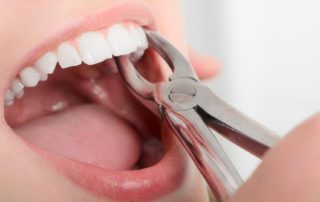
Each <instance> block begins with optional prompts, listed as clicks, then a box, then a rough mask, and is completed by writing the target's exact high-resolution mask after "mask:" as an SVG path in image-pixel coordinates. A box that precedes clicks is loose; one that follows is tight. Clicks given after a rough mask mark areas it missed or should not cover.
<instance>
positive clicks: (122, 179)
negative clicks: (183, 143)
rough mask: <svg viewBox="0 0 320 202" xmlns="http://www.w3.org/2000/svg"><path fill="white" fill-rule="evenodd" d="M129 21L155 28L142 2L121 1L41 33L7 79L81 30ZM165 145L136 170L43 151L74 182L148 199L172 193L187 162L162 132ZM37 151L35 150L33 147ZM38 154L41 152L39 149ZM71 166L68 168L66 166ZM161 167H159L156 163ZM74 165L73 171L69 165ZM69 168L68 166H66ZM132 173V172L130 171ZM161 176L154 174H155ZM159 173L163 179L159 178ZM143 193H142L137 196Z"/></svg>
mask: <svg viewBox="0 0 320 202" xmlns="http://www.w3.org/2000/svg"><path fill="white" fill-rule="evenodd" d="M124 21H131V22H132V21H133V22H135V23H137V24H139V25H140V26H143V27H146V28H148V29H151V30H152V29H155V27H156V25H155V18H154V15H153V13H152V11H151V9H150V8H149V6H148V5H147V4H146V3H144V2H143V1H136V0H134V1H125V2H122V3H117V4H115V5H114V6H111V7H108V8H107V9H105V10H104V11H102V12H99V13H97V14H94V15H92V16H85V17H83V18H81V19H79V20H76V21H74V22H72V23H71V24H68V25H66V26H63V27H60V28H57V29H56V31H55V33H51V34H50V36H45V37H44V39H43V40H42V42H41V43H39V44H38V45H37V46H35V47H31V50H29V51H28V52H27V54H26V55H25V57H24V58H22V59H21V60H20V62H19V63H18V64H17V66H16V67H15V68H14V69H15V71H13V73H12V75H11V78H14V77H15V76H16V73H17V71H19V68H21V67H23V66H27V65H28V64H30V63H32V62H33V61H34V60H36V59H37V58H38V57H39V56H40V55H41V54H43V53H44V52H46V51H48V50H50V49H51V48H53V47H54V46H56V45H57V44H58V43H59V42H62V41H64V40H66V39H69V38H72V37H74V36H76V35H78V34H80V33H81V32H84V31H89V30H96V29H99V28H102V27H107V26H109V25H112V24H116V23H120V22H124ZM164 139H165V144H169V146H168V148H167V151H166V154H170V155H165V157H164V158H163V159H162V160H161V162H160V163H158V164H156V165H155V166H152V167H150V168H147V169H144V170H139V171H107V170H104V169H99V168H95V167H93V166H87V165H84V164H81V163H80V164H79V163H77V162H75V161H72V160H66V159H64V158H60V157H58V156H56V155H51V154H49V155H48V154H47V153H46V154H44V156H46V157H49V159H50V161H52V162H57V161H58V162H59V163H58V165H59V167H60V169H62V171H63V172H64V173H65V174H66V175H67V176H69V177H70V178H71V179H72V180H74V181H75V182H77V183H79V184H81V185H82V186H84V187H86V188H88V189H90V190H91V191H95V192H98V193H99V194H102V195H105V196H106V197H113V198H114V199H118V200H119V199H122V200H130V199H135V198H136V199H144V200H152V199H155V198H158V197H161V196H163V195H165V194H168V193H170V192H173V191H174V190H175V189H177V187H179V185H180V184H181V183H182V181H183V179H184V178H185V177H186V173H187V171H186V170H187V168H188V166H187V165H186V164H187V163H188V161H187V160H186V156H185V154H184V152H183V151H182V150H181V148H180V147H179V146H177V145H175V144H174V143H173V141H174V140H173V138H172V135H171V134H170V135H166V137H165V138H164ZM36 150H37V149H36ZM41 153H42V152H41ZM70 164H71V165H72V166H71V167H70V166H69V165H70ZM160 164H161V165H162V166H159V165H160ZM74 166H76V168H77V169H78V170H76V171H75V170H73V169H70V168H74ZM69 167H70V168H69ZM133 172H135V173H136V174H134V175H133V174H132V173H133ZM160 173H161V174H162V175H158V174H160ZM163 175H165V178H167V180H164V179H163ZM141 195H143V196H141Z"/></svg>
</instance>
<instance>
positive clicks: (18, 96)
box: [14, 89, 24, 98]
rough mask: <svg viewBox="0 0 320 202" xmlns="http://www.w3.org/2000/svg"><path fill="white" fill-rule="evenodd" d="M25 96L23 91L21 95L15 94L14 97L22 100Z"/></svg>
mask: <svg viewBox="0 0 320 202" xmlns="http://www.w3.org/2000/svg"><path fill="white" fill-rule="evenodd" d="M23 95H24V90H23V89H22V91H21V92H20V93H18V94H15V95H14V96H15V97H16V98H21V97H22V96H23Z"/></svg>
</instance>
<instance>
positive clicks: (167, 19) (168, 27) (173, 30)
mask: <svg viewBox="0 0 320 202" xmlns="http://www.w3.org/2000/svg"><path fill="white" fill-rule="evenodd" d="M147 2H148V3H149V4H150V5H151V6H152V8H153V10H154V11H155V14H156V23H157V25H158V29H159V32H160V33H161V34H162V35H163V36H164V37H165V38H166V39H167V40H169V41H170V42H171V43H173V44H174V45H175V46H176V47H177V48H178V49H179V50H180V51H181V52H182V53H183V54H184V55H185V56H187V46H186V41H185V34H184V27H183V14H182V4H181V2H180V1H177V0H149V1H147Z"/></svg>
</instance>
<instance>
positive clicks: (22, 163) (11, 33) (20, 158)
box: [0, 0, 217, 202]
mask: <svg viewBox="0 0 320 202" xmlns="http://www.w3.org/2000/svg"><path fill="white" fill-rule="evenodd" d="M117 2H119V1H117V0H114V1H112V0H90V1H88V0H77V1H76V0H70V1H65V0H57V1H49V0H45V1H43V0H41V1H40V0H34V1H29V0H28V1H27V0H22V1H21V0H19V1H18V0H14V1H12V0H4V1H1V2H0V13H1V16H2V17H1V18H0V33H1V38H0V44H1V46H0V53H1V62H0V75H1V79H0V94H1V95H4V93H5V91H6V89H7V88H8V85H9V83H10V79H11V78H12V77H14V75H13V74H16V71H14V70H15V68H17V66H18V65H19V61H20V60H22V58H24V57H25V55H27V54H28V51H29V50H30V49H31V48H32V47H34V46H35V45H36V44H38V43H40V42H41V41H43V40H44V39H45V38H46V37H47V36H49V35H51V34H52V33H54V32H55V29H56V27H62V26H64V25H65V24H67V23H70V22H72V21H73V20H75V19H78V18H81V17H84V16H87V15H91V14H94V13H96V12H97V11H99V10H101V8H107V7H109V6H112V5H113V4H115V3H117ZM146 2H147V3H148V4H149V5H150V6H151V7H152V9H153V10H154V12H155V15H156V21H157V24H158V30H159V32H160V33H161V34H162V35H163V36H165V37H166V38H167V39H169V40H170V41H171V42H172V43H174V44H175V45H176V46H177V47H178V48H179V49H180V51H181V52H182V53H184V54H185V55H187V54H188V49H187V47H186V44H185V41H184V38H183V31H182V30H183V28H182V21H181V18H180V17H181V15H180V8H181V5H180V3H179V1H172V0H170V1H169V0H168V1H163V0H149V1H146ZM88 31H90V30H88ZM192 60H193V61H194V62H195V65H196V66H198V65H203V66H204V68H201V69H199V71H198V73H199V74H200V76H204V77H205V76H210V75H212V74H214V73H215V72H216V68H215V67H216V66H217V65H216V63H215V61H213V60H211V59H209V58H206V57H204V58H203V60H202V58H201V57H199V56H197V55H196V54H192ZM201 61H204V62H206V63H205V64H202V63H201ZM208 66H210V68H205V67H208ZM212 67H214V68H212ZM0 113H2V115H3V113H4V110H3V108H1V110H0ZM0 134H1V135H0V159H1V161H2V163H1V168H0V201H68V202H70V201H105V200H107V199H106V198H101V197H100V196H98V195H96V194H94V193H91V192H90V191H88V190H85V189H84V188H82V187H81V186H79V185H77V184H75V183H73V182H72V181H71V180H70V179H68V178H67V177H66V176H64V175H63V174H62V173H60V172H58V171H57V170H56V169H55V168H53V167H52V166H51V165H48V163H47V162H46V161H44V160H43V158H42V157H41V156H39V155H38V154H36V153H35V152H34V151H32V150H31V149H30V147H29V146H27V145H26V144H25V143H24V142H23V141H21V139H20V138H19V137H18V136H17V135H16V134H15V133H14V132H13V131H12V130H11V129H10V128H9V127H8V126H7V124H6V122H5V120H4V119H1V121H0ZM174 141H176V140H174ZM188 165H189V167H190V168H188V169H187V170H188V172H189V173H188V176H190V177H189V178H190V179H188V183H187V184H186V185H184V186H181V188H179V189H178V190H177V191H175V192H173V193H171V194H169V195H168V196H165V198H163V199H162V200H166V201H170V200H171V201H183V200H187V199H189V200H190V199H192V200H193V201H206V200H207V191H206V187H205V185H204V183H203V181H202V180H201V178H200V175H199V173H198V172H197V171H196V169H195V168H194V166H193V165H192V164H191V163H189V164H188Z"/></svg>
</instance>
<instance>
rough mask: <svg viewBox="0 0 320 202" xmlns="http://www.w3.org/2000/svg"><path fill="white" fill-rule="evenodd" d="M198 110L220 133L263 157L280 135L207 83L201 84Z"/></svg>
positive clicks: (211, 126)
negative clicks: (220, 94)
mask: <svg viewBox="0 0 320 202" xmlns="http://www.w3.org/2000/svg"><path fill="white" fill-rule="evenodd" d="M198 93H199V96H197V103H198V107H199V109H198V113H199V114H200V116H201V117H202V119H203V121H204V122H205V123H206V124H207V125H208V127H210V128H212V129H213V130H215V131H216V132H218V133H219V134H220V135H222V136H223V137H225V138H226V139H228V140H229V141H231V142H233V143H235V144H236V145H238V146H240V147H241V148H243V149H245V150H247V151H248V152H250V153H251V154H253V155H255V156H257V157H259V158H261V157H262V156H263V154H264V153H265V152H266V151H267V150H268V149H269V148H271V147H272V146H274V145H275V144H276V143H277V142H278V141H279V140H280V137H279V136H278V135H276V134H275V133H274V132H272V131H271V130H269V129H267V128H266V127H264V126H262V125H261V124H259V123H257V122H256V121H254V120H252V119H251V118H249V117H248V116H246V115H244V114H243V113H241V112H240V111H238V110H237V109H235V108H234V107H232V106H231V105H229V104H228V103H227V102H225V101H224V100H223V99H221V98H220V97H219V96H217V95H215V94H214V93H213V92H212V90H211V89H209V88H208V87H206V86H201V87H200V88H198Z"/></svg>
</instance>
